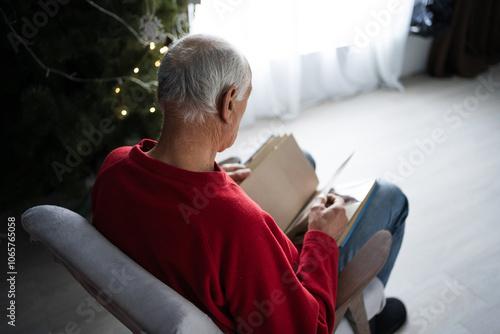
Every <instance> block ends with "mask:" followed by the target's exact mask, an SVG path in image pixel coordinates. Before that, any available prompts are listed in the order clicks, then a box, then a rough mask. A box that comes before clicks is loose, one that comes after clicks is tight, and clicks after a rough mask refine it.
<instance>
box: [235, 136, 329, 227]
mask: <svg viewBox="0 0 500 334" xmlns="http://www.w3.org/2000/svg"><path fill="white" fill-rule="evenodd" d="M266 149H268V148H266ZM264 155H265V157H260V159H259V160H260V161H259V164H258V165H257V166H254V169H253V170H252V174H251V175H250V177H248V178H247V179H245V180H244V181H243V182H242V183H241V184H240V186H241V188H242V189H243V190H244V191H245V193H246V194H247V195H248V196H250V198H252V199H253V200H254V201H255V202H256V203H257V204H259V206H260V207H261V208H262V209H263V210H264V211H266V212H268V213H269V214H270V215H271V216H272V217H273V219H274V220H275V221H276V224H277V225H278V226H279V227H280V228H281V229H282V230H285V229H286V228H287V227H288V225H289V224H290V222H291V221H292V220H293V218H294V217H295V216H296V215H297V214H298V212H299V211H300V210H301V208H302V207H303V206H304V203H306V202H307V201H308V200H309V198H310V197H311V196H312V195H313V194H314V192H315V191H316V187H317V186H318V184H319V181H318V178H317V177H316V173H315V171H314V168H313V166H312V165H311V163H310V162H309V160H308V159H307V157H306V156H305V155H304V153H303V152H302V150H301V149H300V148H299V146H298V145H297V142H296V141H295V139H294V138H293V136H291V135H288V136H285V137H283V138H282V139H281V140H277V141H276V143H275V145H273V146H272V149H271V150H270V151H268V152H267V154H264Z"/></svg>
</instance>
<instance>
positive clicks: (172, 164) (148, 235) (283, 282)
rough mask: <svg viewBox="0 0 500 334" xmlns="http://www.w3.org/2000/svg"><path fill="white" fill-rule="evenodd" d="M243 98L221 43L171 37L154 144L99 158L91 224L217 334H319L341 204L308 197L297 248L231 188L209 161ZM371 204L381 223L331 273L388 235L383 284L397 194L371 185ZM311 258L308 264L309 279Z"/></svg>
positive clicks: (228, 135)
mask: <svg viewBox="0 0 500 334" xmlns="http://www.w3.org/2000/svg"><path fill="white" fill-rule="evenodd" d="M251 90H252V85H251V70H250V67H249V65H248V63H247V61H246V59H245V58H244V56H243V55H242V54H241V53H240V52H239V51H237V50H236V49H235V48H234V47H233V46H231V45H230V44H228V43H227V42H226V41H224V40H222V39H219V38H216V37H214V36H205V35H193V36H188V37H185V38H183V39H181V40H179V41H177V42H176V43H175V45H173V46H172V47H171V48H170V50H169V52H168V53H167V54H166V55H165V56H164V58H163V60H162V63H161V66H160V68H159V72H158V102H159V105H160V106H161V109H162V112H163V114H164V124H163V129H162V133H161V136H160V139H159V140H158V142H155V141H153V140H148V139H145V140H143V141H141V142H140V143H139V144H138V145H135V146H133V147H122V148H118V149H116V150H114V151H113V152H112V153H111V154H110V155H109V156H108V157H107V158H106V160H105V161H104V164H103V166H102V168H101V170H100V172H99V175H98V177H97V180H96V182H95V185H94V188H93V192H92V210H93V213H94V218H93V223H94V225H95V226H96V228H97V229H98V230H100V231H101V233H102V234H103V235H104V236H106V237H107V238H108V239H109V240H110V241H111V242H113V243H114V244H115V245H116V246H117V247H119V248H120V249H122V250H123V251H124V252H125V253H126V254H127V255H129V256H130V257H131V258H132V259H134V260H135V261H136V262H138V263H139V264H141V265H142V266H143V267H144V268H145V269H146V270H148V271H149V272H151V273H152V274H153V275H155V276H156V277H158V278H159V279H160V280H162V281H163V282H165V283H166V284H168V285H169V286H170V287H172V288H173V289H175V290H176V291H177V292H179V293H180V294H181V295H183V296H184V297H186V298H187V299H188V300H190V301H191V302H193V303H194V304H195V305H196V306H197V307H199V308H200V309H201V310H202V311H204V312H205V313H207V314H208V315H209V316H210V317H211V318H212V320H213V321H214V322H215V324H216V325H217V326H218V327H219V328H220V329H221V330H222V331H224V332H226V333H236V332H241V333H302V334H304V333H331V332H332V328H333V325H334V321H335V319H334V314H335V300H336V290H337V272H338V270H339V249H338V247H337V244H336V243H335V241H334V238H335V237H337V236H339V235H340V234H341V233H342V232H343V231H344V229H345V227H346V224H347V218H346V215H345V210H344V208H343V201H342V198H339V197H335V196H333V195H329V197H328V198H325V197H319V198H317V199H316V203H315V205H314V206H313V208H312V209H311V213H310V215H309V230H308V232H307V233H306V234H305V237H304V241H303V246H302V248H301V249H299V248H297V247H296V246H295V245H294V244H293V243H292V242H291V241H290V239H288V238H287V236H286V235H285V234H284V233H283V232H282V231H281V230H280V229H279V228H278V227H277V225H276V223H275V222H274V221H273V219H272V217H271V216H270V215H269V214H267V213H266V212H264V211H263V210H262V209H261V208H260V207H259V206H258V205H257V204H256V203H254V202H253V201H252V200H251V199H250V198H249V197H248V196H247V195H246V194H245V193H244V192H243V191H242V190H241V188H240V187H239V186H238V185H237V184H236V183H235V181H238V180H241V179H243V178H245V177H247V176H248V174H249V173H250V171H248V170H246V169H244V168H243V166H228V167H227V168H226V167H224V166H219V165H218V164H217V163H215V162H214V160H215V156H216V154H217V152H221V151H223V150H225V149H226V148H228V147H230V146H231V145H232V144H233V143H234V140H235V138H236V135H237V133H238V128H239V124H240V121H241V118H242V117H243V114H244V112H245V108H246V104H247V100H248V97H249V95H250V93H251ZM388 200H389V201H390V203H391V204H390V205H389V204H387V203H384V202H385V201H388ZM372 202H373V203H372V205H371V206H372V208H371V211H372V212H371V214H372V215H373V216H374V217H373V219H374V220H375V219H380V220H381V221H380V222H378V223H377V224H379V225H377V226H372V227H371V228H370V229H369V230H365V231H360V232H357V234H356V235H355V234H353V236H352V237H351V240H350V241H349V243H352V245H351V246H349V245H347V247H346V251H345V254H343V255H341V257H340V267H342V266H344V265H345V264H346V263H347V262H348V261H349V259H350V258H352V256H354V254H355V252H356V251H357V250H358V249H359V248H360V247H361V246H362V245H363V244H364V243H365V242H366V241H367V240H368V239H369V238H370V237H371V236H372V235H373V234H374V233H375V232H376V230H377V229H382V228H385V229H389V230H391V232H392V233H393V235H395V243H394V247H393V250H392V251H391V254H390V259H389V261H388V264H387V265H386V267H385V268H384V269H383V270H382V272H381V274H380V278H381V280H382V281H383V282H384V284H385V282H386V281H387V278H388V276H389V273H390V271H391V269H392V265H393V264H394V261H395V258H396V255H397V252H398V251H399V246H400V244H401V238H402V233H403V228H404V220H405V218H406V211H405V210H407V209H406V198H404V195H402V194H401V192H400V191H399V190H398V189H397V188H395V187H393V186H387V185H385V184H382V185H381V186H380V188H379V189H378V190H377V192H376V195H375V196H374V199H373V200H372ZM377 205H380V207H377ZM367 211H368V212H367V213H365V216H366V215H369V214H370V208H369V209H367ZM358 229H359V230H363V229H362V228H358ZM398 234H399V237H398ZM398 238H399V239H398ZM398 240H399V241H398ZM391 257H392V258H391ZM311 260H314V261H315V262H316V263H317V264H318V266H317V268H315V270H313V271H311V270H308V268H307V265H308V263H310V261H311Z"/></svg>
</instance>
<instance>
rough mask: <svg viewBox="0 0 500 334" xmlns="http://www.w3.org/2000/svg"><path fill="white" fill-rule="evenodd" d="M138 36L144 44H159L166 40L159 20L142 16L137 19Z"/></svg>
mask: <svg viewBox="0 0 500 334" xmlns="http://www.w3.org/2000/svg"><path fill="white" fill-rule="evenodd" d="M139 34H140V36H141V38H142V39H143V40H144V44H149V43H151V42H153V43H155V44H160V43H162V42H164V41H165V40H166V38H167V34H166V33H165V30H164V29H163V24H161V21H160V19H159V18H158V17H156V16H153V17H151V16H147V15H144V16H143V17H141V18H140V19H139Z"/></svg>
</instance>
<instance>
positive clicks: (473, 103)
mask: <svg viewBox="0 0 500 334" xmlns="http://www.w3.org/2000/svg"><path fill="white" fill-rule="evenodd" d="M404 85H405V87H406V91H405V92H404V93H398V92H392V91H384V90H379V91H376V92H373V93H369V94H363V95H360V96H357V97H355V98H350V99H345V100H341V101H333V102H327V103H325V104H323V105H321V106H318V107H315V108H312V109H309V110H305V111H304V112H302V113H301V115H300V116H299V117H298V118H296V119H294V120H290V121H277V120H264V121H261V122H259V123H258V124H256V125H255V126H253V127H251V128H247V129H242V130H241V131H240V134H239V137H238V139H237V141H236V143H235V145H233V147H232V148H231V149H229V150H227V152H224V154H221V155H220V156H219V158H220V159H223V158H225V157H228V156H232V155H238V156H240V157H242V158H243V159H244V158H245V157H248V156H249V155H250V154H251V152H253V150H254V149H256V148H257V147H258V146H259V145H260V143H261V142H262V141H264V140H265V139H266V138H267V136H268V135H269V134H270V133H271V132H278V133H279V132H291V133H293V134H294V136H295V137H296V139H297V141H298V143H299V144H300V145H301V146H302V147H303V148H304V149H306V150H308V151H309V152H310V153H311V154H312V155H313V156H314V157H315V159H316V162H317V173H318V176H319V178H320V180H321V181H323V182H324V181H326V180H327V179H328V178H329V176H330V175H331V173H332V172H333V171H334V169H335V167H336V166H338V165H339V164H340V162H341V161H342V159H343V158H344V157H345V156H347V155H348V154H349V153H350V152H351V151H352V150H354V151H355V155H354V156H353V158H352V159H351V161H350V162H349V165H348V167H347V168H346V170H345V171H344V172H343V174H342V175H341V179H340V180H339V182H342V181H346V182H347V181H351V180H356V179H362V178H366V177H372V176H376V177H382V178H385V179H388V180H390V181H392V182H395V183H396V184H398V185H399V186H400V187H401V188H402V189H403V191H404V192H405V193H406V194H407V196H408V198H409V201H410V216H409V218H408V220H407V225H406V234H405V240H404V242H403V247H402V249H401V252H400V255H399V258H398V261H397V262H396V266H395V269H394V271H393V274H392V276H391V278H390V280H389V284H388V286H387V295H389V296H397V297H399V298H401V299H402V300H403V301H404V302H405V304H406V306H407V308H408V312H409V321H408V322H407V324H406V325H405V326H404V327H403V328H402V330H401V331H400V332H399V333H412V334H414V333H439V334H443V333H450V334H451V333H453V334H469V333H480V334H487V333H500V317H498V314H500V289H499V288H497V286H498V284H499V283H500V242H498V236H499V235H500V223H499V221H498V218H497V217H498V216H500V178H499V175H500V66H497V67H495V68H494V69H493V70H491V71H489V72H486V73H483V74H482V75H480V76H478V77H477V78H475V79H463V78H451V79H435V78H429V77H427V76H425V75H419V76H415V77H412V78H409V79H407V80H405V81H404ZM18 226H19V227H18V240H17V250H18V251H17V256H18V259H17V263H18V276H17V285H16V287H17V289H16V305H17V307H18V308H17V311H18V313H17V319H16V327H15V330H13V329H14V328H12V327H10V326H7V325H6V323H5V321H2V323H0V332H2V333H83V334H85V333H128V331H127V330H126V329H125V328H124V327H123V326H122V325H121V324H120V323H118V322H117V321H116V320H115V319H114V318H113V317H112V316H111V315H110V314H109V313H107V311H105V310H103V309H102V308H101V307H100V306H98V305H96V304H95V303H94V302H93V301H92V299H90V298H89V297H88V295H87V294H86V292H85V291H84V290H83V289H82V288H80V287H79V286H78V285H77V284H75V281H74V280H73V278H72V277H71V276H69V274H67V273H66V271H65V270H64V269H63V268H62V266H60V265H58V264H55V263H53V262H52V260H51V257H50V255H49V253H48V252H47V251H46V250H44V249H43V248H42V247H41V246H37V245H32V244H29V242H28V240H27V236H26V235H25V234H24V233H23V231H21V230H20V225H18ZM0 287H2V289H3V288H4V287H5V283H4V282H1V283H0ZM79 330H81V331H79Z"/></svg>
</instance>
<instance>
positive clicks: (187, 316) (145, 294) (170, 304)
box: [22, 205, 390, 334]
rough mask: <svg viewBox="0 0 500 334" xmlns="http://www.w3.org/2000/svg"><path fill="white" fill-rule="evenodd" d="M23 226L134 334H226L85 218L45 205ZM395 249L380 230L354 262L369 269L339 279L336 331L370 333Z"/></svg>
mask: <svg viewBox="0 0 500 334" xmlns="http://www.w3.org/2000/svg"><path fill="white" fill-rule="evenodd" d="M22 224H23V227H24V229H25V230H26V231H27V232H28V233H29V234H30V236H31V240H32V241H34V242H38V243H40V244H42V245H44V246H45V247H46V248H48V249H49V250H50V251H51V252H52V253H53V254H54V257H55V259H56V260H57V261H58V262H60V263H61V264H63V265H64V266H65V267H66V268H67V270H68V271H69V272H70V273H71V274H72V275H73V276H74V277H75V279H76V280H77V281H78V282H79V283H80V284H81V285H82V286H83V287H84V288H85V289H86V290H87V291H88V292H89V294H90V295H92V296H93V297H94V298H95V299H96V300H97V301H98V302H99V303H101V304H102V305H103V306H104V307H105V308H106V309H107V310H108V311H109V312H110V313H111V314H113V315H114V316H115V317H116V318H117V319H118V320H119V321H121V322H122V323H123V324H124V325H125V326H127V327H128V328H129V329H130V330H131V331H132V332H133V333H155V334H156V333H158V334H163V333H184V334H194V333H197V334H198V333H207V334H212V333H213V334H221V333H222V332H221V331H220V330H219V328H218V327H217V326H215V324H214V323H213V322H212V320H211V319H210V318H209V317H208V316H207V315H206V314H204V313H203V312H201V311H200V310H199V309H198V308H197V307H195V306H194V305H193V304H192V303H190V302H189V301H187V300H186V299H185V298H183V297H182V296H180V295H179V294H178V293H177V292H175V291H174V290H172V289H171V288H170V287H168V286H167V285H165V284H164V283H163V282H161V281H160V280H158V279H157V278H156V277H154V276H153V275H151V274H150V273H149V272H147V271H146V270H145V269H143V268H142V267H141V266H139V265H138V264H137V263H135V262H134V261H133V260H132V259H130V258H129V257H128V256H127V255H125V254H124V253H123V252H121V251H120V250H119V249H118V248H116V247H115V246H114V245H113V244H112V243H111V242H109V241H108V240H107V239H106V238H104V237H103V236H102V235H101V234H100V233H99V232H98V231H97V230H96V229H95V228H94V227H93V226H92V225H91V224H89V223H88V221H87V220H86V219H85V218H83V217H82V216H80V215H78V214H76V213H74V212H72V211H70V210H67V209H64V208H61V207H57V206H49V205H44V206H37V207H34V208H31V209H29V210H27V211H26V212H25V213H24V214H23V216H22ZM389 245H390V234H389V233H388V232H387V231H384V232H379V234H377V235H376V236H375V237H374V238H372V240H370V242H369V243H368V244H367V245H366V246H365V247H364V248H363V249H362V250H361V251H360V252H359V253H358V254H360V255H361V256H362V257H360V256H359V255H357V256H356V257H355V259H354V260H353V261H352V262H354V265H356V262H355V260H356V259H358V262H359V261H360V260H359V259H361V260H363V259H364V261H361V262H359V263H358V264H357V265H358V267H359V266H360V265H365V266H366V261H368V263H369V264H368V266H367V267H368V269H369V270H367V268H366V267H365V268H364V269H363V270H361V271H360V270H358V271H356V270H355V269H356V267H355V266H350V267H349V265H348V266H347V267H346V268H345V270H344V271H343V273H344V272H347V274H348V275H347V276H346V275H344V274H343V273H342V274H341V276H342V275H344V278H342V277H339V289H341V288H342V289H343V291H342V292H343V293H341V291H340V290H339V296H338V298H337V314H336V315H337V316H338V318H337V319H339V320H340V319H341V318H343V315H344V314H346V318H345V319H343V320H342V321H338V322H337V324H336V328H337V327H338V329H337V330H336V333H339V334H340V333H341V334H344V333H346V334H347V333H353V329H354V332H360V333H369V329H368V326H367V319H369V318H371V317H372V316H374V315H375V314H377V313H378V312H379V311H380V310H381V309H382V308H383V305H384V300H385V299H384V293H383V286H382V283H381V282H380V281H379V280H378V279H377V278H376V277H375V275H376V274H377V273H378V271H379V270H380V269H381V268H382V266H383V264H384V263H385V259H386V258H387V254H388V249H389V248H388V247H389ZM365 248H366V249H367V250H368V251H367V250H365ZM362 253H363V254H364V255H363V254H362ZM374 262H375V263H374ZM349 268H350V269H349ZM353 268H354V269H353ZM353 270H354V271H353ZM350 272H352V273H351V274H349V273H350ZM349 275H351V276H349ZM352 275H355V276H354V277H355V279H354V278H353V276H352ZM342 282H343V283H342ZM346 319H347V320H346Z"/></svg>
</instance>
